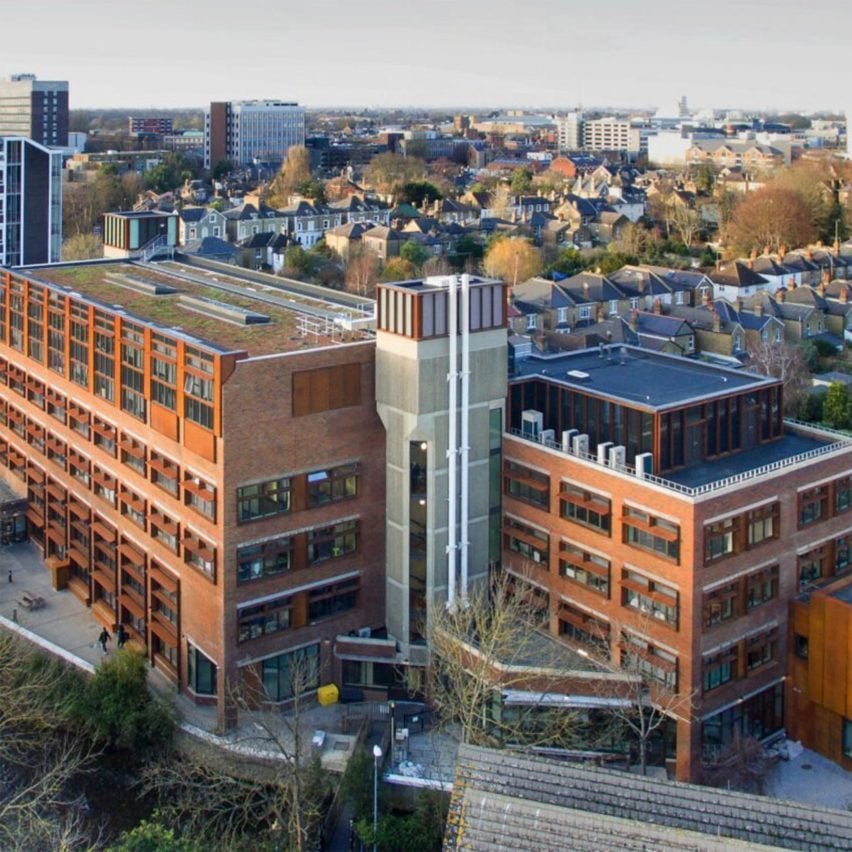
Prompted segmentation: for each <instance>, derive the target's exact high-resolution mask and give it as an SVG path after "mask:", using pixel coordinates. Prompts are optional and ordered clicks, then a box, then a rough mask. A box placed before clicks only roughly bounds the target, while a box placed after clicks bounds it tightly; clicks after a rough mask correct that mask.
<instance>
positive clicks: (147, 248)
mask: <svg viewBox="0 0 852 852" xmlns="http://www.w3.org/2000/svg"><path fill="white" fill-rule="evenodd" d="M138 251H139V254H138V255H137V259H138V260H141V261H142V262H143V263H148V262H149V261H150V260H151V259H152V258H154V257H156V256H157V255H160V254H162V255H165V256H166V257H168V258H169V260H171V259H172V258H173V257H174V254H175V248H174V246H171V245H169V241H168V240H167V239H166V235H165V234H157V236H156V237H152V238H151V239H150V240H148V242H147V243H145V245H144V246H141V247H140V248H139V250H138Z"/></svg>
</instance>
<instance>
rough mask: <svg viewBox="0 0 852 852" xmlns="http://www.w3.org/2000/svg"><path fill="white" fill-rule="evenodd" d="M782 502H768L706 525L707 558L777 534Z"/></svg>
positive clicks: (747, 547) (746, 547)
mask: <svg viewBox="0 0 852 852" xmlns="http://www.w3.org/2000/svg"><path fill="white" fill-rule="evenodd" d="M780 516H781V504H780V503H778V502H775V503H768V504H767V505H765V506H760V507H758V508H756V509H750V510H749V511H747V512H744V513H742V514H739V515H732V516H731V517H729V518H724V519H723V520H721V521H716V522H714V523H712V524H708V525H707V526H705V527H704V561H705V562H716V561H718V560H720V559H724V558H725V557H728V556H735V555H736V554H738V553H743V552H745V551H746V550H751V549H752V548H754V547H757V546H758V545H760V544H763V543H764V542H765V541H771V540H773V539H776V538H778V536H779V535H780V534H781V526H780Z"/></svg>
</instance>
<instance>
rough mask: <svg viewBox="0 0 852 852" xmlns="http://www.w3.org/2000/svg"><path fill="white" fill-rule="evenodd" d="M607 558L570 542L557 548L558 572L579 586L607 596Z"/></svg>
mask: <svg viewBox="0 0 852 852" xmlns="http://www.w3.org/2000/svg"><path fill="white" fill-rule="evenodd" d="M609 568H610V566H609V560H608V559H605V558H604V557H603V556H598V555H597V554H596V553H590V552H589V551H588V550H585V549H583V548H582V547H579V546H577V545H575V544H572V543H571V542H567V541H563V542H562V544H561V545H560V548H559V573H560V574H561V575H562V576H563V577H565V578H567V579H568V580H570V581H571V582H572V583H577V584H579V585H581V586H586V587H588V588H589V589H592V591H595V592H598V593H599V594H602V595H604V596H605V597H609Z"/></svg>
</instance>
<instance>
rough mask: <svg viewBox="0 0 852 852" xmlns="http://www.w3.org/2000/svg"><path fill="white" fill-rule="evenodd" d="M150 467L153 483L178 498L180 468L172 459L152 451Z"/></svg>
mask: <svg viewBox="0 0 852 852" xmlns="http://www.w3.org/2000/svg"><path fill="white" fill-rule="evenodd" d="M149 467H150V468H151V482H153V483H154V485H156V486H157V487H158V488H162V489H163V491H165V492H167V493H168V494H171V495H172V497H177V494H178V481H179V476H180V474H179V471H178V466H177V465H176V464H175V463H174V462H173V461H171V459H167V458H166V457H165V456H161V455H160V454H159V453H155V452H153V451H152V452H151V459H150V464H149Z"/></svg>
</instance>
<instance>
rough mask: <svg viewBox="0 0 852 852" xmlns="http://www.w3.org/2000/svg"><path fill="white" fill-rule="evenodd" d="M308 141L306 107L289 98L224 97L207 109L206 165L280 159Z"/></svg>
mask: <svg viewBox="0 0 852 852" xmlns="http://www.w3.org/2000/svg"><path fill="white" fill-rule="evenodd" d="M304 144H305V108H304V107H301V106H299V105H298V104H297V103H293V102H286V101H220V102H216V103H211V104H210V108H209V109H208V110H206V111H205V113H204V167H205V168H208V169H209V168H212V167H213V166H214V165H216V163H218V162H219V161H221V160H230V161H231V163H233V164H234V165H246V164H248V163H252V162H254V161H261V162H273V163H280V162H281V161H282V160H283V159H284V157H285V156H286V154H287V149H288V148H289V147H290V146H291V145H304Z"/></svg>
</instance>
